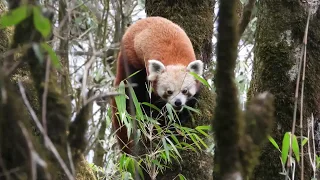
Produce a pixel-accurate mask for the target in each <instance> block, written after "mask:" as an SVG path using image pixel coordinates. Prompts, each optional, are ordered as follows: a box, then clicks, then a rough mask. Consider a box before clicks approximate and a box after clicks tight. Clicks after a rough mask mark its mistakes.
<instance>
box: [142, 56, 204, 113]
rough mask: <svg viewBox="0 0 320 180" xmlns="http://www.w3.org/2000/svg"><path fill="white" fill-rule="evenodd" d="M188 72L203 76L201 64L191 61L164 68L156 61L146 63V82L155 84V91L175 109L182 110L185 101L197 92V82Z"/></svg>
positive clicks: (197, 61)
mask: <svg viewBox="0 0 320 180" xmlns="http://www.w3.org/2000/svg"><path fill="white" fill-rule="evenodd" d="M189 72H194V73H196V74H197V75H199V76H202V74H203V62H202V61H200V60H195V61H192V62H191V63H190V64H189V65H188V66H187V67H186V66H183V65H168V66H165V65H164V64H163V63H161V62H160V61H158V60H149V61H148V73H149V74H148V80H149V81H151V82H156V83H155V87H154V89H155V91H156V93H157V94H158V96H160V97H161V98H162V99H164V100H166V101H167V102H169V103H170V104H171V105H172V106H173V107H175V109H177V110H182V106H184V105H185V104H186V103H187V101H188V100H189V99H191V98H193V96H194V95H195V94H196V93H197V92H198V90H199V82H198V81H197V80H196V79H195V77H194V76H193V75H192V74H190V73H189Z"/></svg>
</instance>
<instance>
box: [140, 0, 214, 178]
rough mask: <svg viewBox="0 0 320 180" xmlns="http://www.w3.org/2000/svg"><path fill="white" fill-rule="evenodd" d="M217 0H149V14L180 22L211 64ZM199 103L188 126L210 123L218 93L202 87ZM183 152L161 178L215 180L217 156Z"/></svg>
mask: <svg viewBox="0 0 320 180" xmlns="http://www.w3.org/2000/svg"><path fill="white" fill-rule="evenodd" d="M214 2H215V1H211V0H182V1H171V0H146V12H147V15H148V16H161V17H165V18H167V19H170V20H172V21H173V22H175V23H177V24H179V25H180V26H181V27H182V28H183V29H184V30H185V31H186V33H187V35H188V36H189V38H190V39H191V41H192V43H193V47H194V49H195V53H196V56H197V58H198V59H201V60H203V61H204V62H205V63H209V62H210V61H211V58H212V52H213V50H212V35H213V16H214ZM198 102H199V103H198V106H197V107H196V108H198V109H199V110H200V111H201V112H202V113H201V115H196V116H195V123H194V124H192V123H190V124H188V125H187V126H190V127H196V126H199V125H210V120H211V119H212V117H213V109H214V104H215V96H214V94H213V93H212V92H211V91H209V90H208V89H207V88H202V90H201V93H200V97H199V101H198ZM211 143H212V142H211ZM180 153H181V154H180V155H181V157H182V162H181V164H178V163H174V164H173V165H171V167H170V168H171V169H168V170H166V171H164V172H163V173H160V174H159V175H158V176H157V179H159V180H161V179H163V180H166V179H174V178H177V175H178V174H182V175H184V176H185V177H186V178H187V179H190V180H210V179H212V171H213V157H212V155H211V154H210V153H207V152H205V151H200V152H198V153H196V152H193V151H182V152H180Z"/></svg>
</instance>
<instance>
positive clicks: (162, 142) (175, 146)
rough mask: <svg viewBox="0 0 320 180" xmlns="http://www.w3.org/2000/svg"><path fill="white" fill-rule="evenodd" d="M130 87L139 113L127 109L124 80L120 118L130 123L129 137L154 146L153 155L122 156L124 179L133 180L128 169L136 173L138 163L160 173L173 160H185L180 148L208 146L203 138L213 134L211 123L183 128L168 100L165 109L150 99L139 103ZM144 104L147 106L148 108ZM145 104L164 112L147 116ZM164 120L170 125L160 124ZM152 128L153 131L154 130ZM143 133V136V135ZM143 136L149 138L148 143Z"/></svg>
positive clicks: (119, 101)
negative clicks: (135, 165)
mask: <svg viewBox="0 0 320 180" xmlns="http://www.w3.org/2000/svg"><path fill="white" fill-rule="evenodd" d="M204 81H205V80H204ZM206 83H207V82H206ZM128 89H129V92H130V98H131V100H132V102H133V105H134V108H135V109H134V110H135V116H132V115H131V114H130V113H128V112H127V111H126V106H127V104H126V98H128V97H127V96H126V95H125V83H124V82H123V81H122V82H121V83H120V85H119V88H118V92H119V93H120V94H121V95H119V96H117V97H115V102H116V105H117V108H118V115H119V117H120V118H119V121H121V124H124V125H125V126H126V128H127V133H128V134H127V135H128V136H129V137H130V136H132V134H135V135H136V137H137V139H138V141H139V142H140V143H150V144H149V145H148V144H145V146H146V147H153V148H151V151H152V152H149V153H148V154H149V155H142V156H139V157H136V158H137V159H133V158H132V157H128V156H122V157H121V159H120V170H121V172H123V174H122V178H123V179H130V178H131V177H132V176H129V174H128V172H130V173H134V172H135V169H134V166H133V164H134V163H136V164H137V165H139V166H141V165H144V166H146V167H144V169H145V170H146V171H147V172H151V168H153V169H154V170H155V172H159V171H163V170H165V169H166V168H168V166H169V165H170V164H171V163H172V162H173V160H175V161H177V162H179V161H180V160H182V159H181V155H180V152H179V151H180V150H191V151H195V152H197V151H198V150H203V148H208V145H207V144H206V143H205V141H204V140H203V139H202V138H201V137H203V136H204V137H209V135H208V131H209V130H210V126H198V127H195V128H194V129H193V128H188V127H183V126H181V124H180V121H179V119H178V115H177V113H176V111H175V110H174V108H173V107H172V105H170V104H169V103H167V104H166V105H165V107H164V109H159V108H157V107H156V106H154V105H152V104H150V103H148V102H138V99H137V97H136V94H135V92H134V90H133V88H132V87H131V86H128ZM142 105H144V107H143V106H142ZM145 106H147V108H150V109H151V110H153V111H154V112H158V113H160V115H159V117H157V118H153V117H149V116H147V115H146V114H145V110H146V109H144V108H145ZM186 108H187V109H188V110H190V111H193V112H196V113H200V112H199V110H197V109H194V108H191V107H186ZM164 112H166V113H164ZM160 119H161V120H164V121H166V126H164V127H162V126H160V124H159V121H160ZM134 120H135V121H136V125H137V130H135V129H134V128H133V121H134ZM152 129H153V130H152ZM150 131H152V132H153V133H150ZM141 136H142V137H143V138H140V137H141ZM141 139H148V141H146V142H144V141H142V140H141ZM135 143H138V142H135ZM128 158H131V159H128ZM132 175H133V174H132ZM179 178H180V179H184V176H182V175H180V176H179Z"/></svg>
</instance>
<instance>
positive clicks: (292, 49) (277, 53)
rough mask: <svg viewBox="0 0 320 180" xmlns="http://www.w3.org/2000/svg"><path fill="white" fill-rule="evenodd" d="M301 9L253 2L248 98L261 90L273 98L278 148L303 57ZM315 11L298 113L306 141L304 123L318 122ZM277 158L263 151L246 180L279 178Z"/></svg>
mask: <svg viewBox="0 0 320 180" xmlns="http://www.w3.org/2000/svg"><path fill="white" fill-rule="evenodd" d="M307 4H308V3H307V2H305V3H302V1H291V0H280V1H279V0H267V1H258V2H257V7H258V15H257V16H258V20H257V29H256V35H255V39H256V44H255V58H254V65H253V76H252V81H251V87H250V89H249V92H248V97H249V98H252V97H253V96H254V95H255V94H256V93H259V92H262V91H270V92H271V93H272V94H273V95H274V97H275V115H276V125H275V126H274V128H273V130H272V133H271V134H270V135H271V136H272V137H273V138H274V139H275V140H276V142H277V143H278V144H279V145H281V144H282V138H283V136H284V134H285V133H286V132H290V131H291V129H292V124H293V114H294V100H295V97H294V96H295V88H296V81H297V77H298V76H297V75H298V65H299V61H300V58H301V53H303V50H302V49H303V45H302V40H303V37H304V32H305V27H306V24H307V16H308V8H307ZM316 6H318V5H315V7H313V9H312V11H311V18H310V27H309V33H308V42H307V57H306V58H307V61H306V63H307V65H306V77H305V89H304V112H303V121H304V123H303V127H304V128H303V132H304V134H303V135H304V136H307V132H306V128H307V120H308V119H309V120H310V118H311V114H313V115H314V117H315V121H316V122H317V121H319V118H320V111H319V110H320V109H319V105H320V103H319V102H320V101H319V98H320V93H319V92H320V86H319V81H320V76H319V74H320V62H319V56H320V44H319V42H320V24H319V20H320V19H319V18H320V11H319V10H317V8H318V7H316ZM300 92H301V91H300ZM299 99H300V97H299ZM299 104H300V103H299ZM299 104H298V105H299ZM299 109H300V108H299V106H298V111H297V119H298V121H297V124H296V132H295V134H296V135H297V136H300V128H299V124H300V123H299V116H300V114H301V112H300V110H299ZM280 147H281V146H280ZM317 149H319V148H317ZM305 150H306V149H305ZM307 154H308V153H307V152H305V153H304V155H305V156H304V179H310V176H311V173H312V172H311V169H310V162H309V157H308V155H307ZM279 156H281V154H280V153H279V151H278V150H277V149H275V147H273V145H272V144H271V143H268V144H267V145H266V146H264V149H263V151H262V155H261V157H260V165H259V166H258V167H256V169H255V171H254V175H253V177H252V179H255V180H276V179H284V177H283V176H282V175H280V174H279V172H281V171H282V167H281V162H280V159H279ZM300 168H301V163H297V165H296V175H295V179H300V175H299V174H300V172H301V169H300Z"/></svg>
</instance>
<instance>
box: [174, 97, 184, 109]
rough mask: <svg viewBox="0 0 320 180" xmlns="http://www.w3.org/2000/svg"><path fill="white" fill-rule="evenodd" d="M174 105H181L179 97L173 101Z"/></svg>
mask: <svg viewBox="0 0 320 180" xmlns="http://www.w3.org/2000/svg"><path fill="white" fill-rule="evenodd" d="M174 105H176V106H178V107H179V106H181V105H182V102H181V100H180V99H177V100H176V101H175V102H174Z"/></svg>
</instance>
